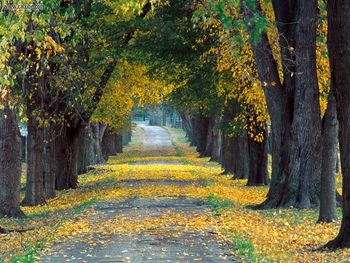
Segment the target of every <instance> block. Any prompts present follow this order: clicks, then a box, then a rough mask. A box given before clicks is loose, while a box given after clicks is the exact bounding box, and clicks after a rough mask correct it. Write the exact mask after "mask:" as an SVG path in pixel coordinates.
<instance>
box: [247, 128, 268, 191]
mask: <svg viewBox="0 0 350 263" xmlns="http://www.w3.org/2000/svg"><path fill="white" fill-rule="evenodd" d="M263 137H264V140H263V141H262V142H257V141H255V140H253V139H252V138H250V137H249V136H248V145H249V176H248V182H247V185H249V186H260V185H268V184H269V177H268V173H267V140H266V132H265V134H264V135H263Z"/></svg>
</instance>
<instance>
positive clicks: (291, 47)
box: [243, 0, 321, 208]
mask: <svg viewBox="0 0 350 263" xmlns="http://www.w3.org/2000/svg"><path fill="white" fill-rule="evenodd" d="M243 2H244V1H243ZM256 3H257V6H258V7H260V3H259V2H258V1H256ZM273 7H274V12H275V16H276V24H277V27H278V31H279V34H280V48H281V55H282V65H283V79H284V82H283V83H281V80H280V78H279V75H278V69H277V66H276V61H275V59H274V58H273V56H272V54H273V52H272V48H271V46H270V44H269V41H268V38H267V34H266V33H262V34H261V38H260V39H259V41H258V43H253V42H252V47H253V53H254V59H255V63H256V67H257V70H258V72H259V77H260V79H261V81H262V82H263V83H266V87H265V88H264V92H265V97H266V102H267V108H268V112H269V114H270V117H271V122H272V140H273V143H272V144H273V146H272V178H271V185H270V190H269V193H268V198H267V200H266V201H265V202H264V203H263V204H262V205H261V206H260V207H261V208H271V207H298V208H308V207H311V206H317V205H318V204H319V179H320V172H321V167H320V164H321V162H320V160H321V156H320V153H321V143H320V138H321V120H320V107H319V90H318V83H317V74H316V22H317V1H316V0H310V1H302V0H297V1H284V0H274V1H273ZM243 10H244V14H245V16H246V17H247V18H252V17H253V16H254V12H253V11H252V10H250V9H249V8H248V5H246V6H244V5H243ZM256 11H258V12H259V11H261V9H260V8H258V10H256ZM272 83H273V84H272Z"/></svg>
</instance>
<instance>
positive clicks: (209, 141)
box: [201, 115, 215, 157]
mask: <svg viewBox="0 0 350 263" xmlns="http://www.w3.org/2000/svg"><path fill="white" fill-rule="evenodd" d="M214 126H215V116H214V115H213V116H211V117H210V118H209V119H208V127H207V138H206V146H205V150H204V152H203V154H202V156H201V157H211V155H212V152H213V143H214V134H213V132H214V131H213V130H214Z"/></svg>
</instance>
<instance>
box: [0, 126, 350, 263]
mask: <svg viewBox="0 0 350 263" xmlns="http://www.w3.org/2000/svg"><path fill="white" fill-rule="evenodd" d="M170 132H172V137H173V138H179V134H176V133H173V131H172V130H170ZM180 145H181V147H183V148H186V151H184V152H185V154H184V155H181V156H175V153H176V152H175V151H174V150H173V148H169V149H163V150H159V149H155V150H152V149H144V148H142V147H140V146H132V147H128V148H127V149H126V151H125V153H124V154H121V155H118V156H116V157H113V158H111V159H110V161H109V163H108V164H106V165H101V166H96V167H94V168H95V169H93V170H92V171H91V172H90V173H88V174H85V175H82V176H80V177H79V185H80V187H79V188H78V189H72V190H68V191H62V192H59V194H58V196H57V198H55V199H53V200H49V201H48V202H47V203H46V204H45V205H42V206H36V207H32V208H27V207H24V208H23V210H24V211H25V212H26V214H27V215H29V216H31V218H30V219H29V220H28V219H10V218H5V219H1V220H0V225H1V226H2V227H6V228H15V229H17V228H25V229H28V228H30V229H32V230H30V231H27V232H24V233H16V232H13V233H9V234H5V235H0V252H1V254H2V255H3V256H4V259H5V260H10V259H11V258H13V256H14V255H22V254H24V253H25V251H27V250H28V249H31V248H32V246H33V245H34V244H37V243H39V242H43V246H44V247H46V250H48V249H49V247H50V246H51V244H52V243H53V242H64V241H67V240H70V239H73V240H74V241H75V242H79V241H81V242H83V241H84V242H87V243H88V244H89V246H96V245H99V244H104V243H105V242H108V240H110V239H111V237H113V236H115V235H138V234H141V233H142V232H144V231H147V232H148V233H151V234H152V235H160V236H172V237H177V236H179V235H181V233H184V232H186V231H214V232H216V233H218V235H219V238H220V239H222V240H225V241H226V242H228V243H231V242H234V241H235V240H236V239H238V238H239V237H242V236H244V237H246V238H247V240H248V241H249V242H250V243H252V245H253V246H254V253H255V254H256V256H257V258H258V259H259V260H260V259H269V260H271V261H278V262H344V261H345V260H346V259H347V258H348V257H349V255H350V250H349V249H345V250H340V251H335V252H334V251H333V252H329V251H313V249H315V248H317V247H319V246H321V245H323V244H325V243H326V242H327V241H328V240H330V239H332V238H333V237H334V236H335V235H336V233H337V231H338V227H339V223H334V224H316V223H315V222H316V219H317V211H315V210H295V209H285V210H267V211H259V210H251V209H248V208H247V207H246V206H247V205H255V204H259V203H261V202H262V201H263V200H264V199H265V196H266V194H267V190H268V188H267V187H248V186H246V180H232V179H231V178H230V177H228V176H225V175H222V174H221V173H222V170H221V168H220V166H218V165H217V164H212V163H209V162H208V159H199V158H198V157H195V156H196V155H197V154H196V153H195V152H193V149H192V148H190V147H189V146H187V145H185V144H184V143H182V144H180ZM176 146H177V147H178V143H177V144H176ZM155 154H158V155H155ZM163 154H165V156H163ZM187 154H188V156H187ZM145 162H151V164H148V165H140V163H145ZM152 162H166V164H163V165H158V164H156V163H152ZM137 180H139V181H142V180H152V181H157V180H163V181H164V180H167V181H188V182H189V183H188V184H185V185H184V186H181V187H179V186H177V185H176V184H169V185H163V186H161V185H149V184H142V183H137ZM126 181H128V182H129V183H128V184H126ZM132 182H135V185H130V184H132ZM180 196H181V197H192V198H200V199H203V200H206V199H207V198H208V197H212V196H215V197H217V198H221V199H224V200H229V201H231V202H232V203H233V206H232V207H228V208H225V209H224V210H221V211H220V212H219V213H216V214H215V216H214V214H213V213H212V212H210V210H206V211H204V212H203V213H201V214H196V213H194V214H186V213H174V212H173V211H172V210H168V211H165V212H164V213H163V214H161V215H159V216H156V217H154V216H153V217H152V216H147V215H146V216H144V217H142V218H140V217H137V216H136V214H135V212H126V213H121V214H118V215H116V216H113V217H112V218H108V219H106V218H105V217H104V216H103V213H102V212H100V211H95V210H94V207H93V206H92V207H89V208H87V209H85V210H84V211H83V212H74V211H75V210H76V207H78V206H81V205H82V204H84V203H86V202H89V201H91V200H96V201H97V202H100V201H108V202H118V201H121V200H125V199H127V198H130V197H138V198H151V199H161V198H167V199H168V198H177V197H180ZM47 213H49V214H47ZM92 218H93V220H92ZM169 228H171V229H172V230H175V231H168V230H169ZM96 235H97V236H99V238H98V240H97V241H96V238H93V237H94V236H95V237H96ZM233 253H235V251H233ZM259 260H258V261H259Z"/></svg>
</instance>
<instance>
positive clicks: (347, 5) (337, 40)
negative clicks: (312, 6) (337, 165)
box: [326, 0, 350, 248]
mask: <svg viewBox="0 0 350 263" xmlns="http://www.w3.org/2000/svg"><path fill="white" fill-rule="evenodd" d="M349 35H350V2H349V1H346V0H328V51H329V61H330V66H331V86H332V88H333V89H334V95H335V99H336V105H337V106H336V108H337V116H338V121H339V144H340V159H341V169H342V175H343V218H342V222H341V227H340V231H339V234H338V236H337V237H336V238H335V239H334V240H332V241H330V242H329V243H328V244H327V245H326V246H327V247H330V248H338V247H350V118H349V116H350V104H349V101H350V89H349V85H350V53H349V40H348V39H349Z"/></svg>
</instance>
